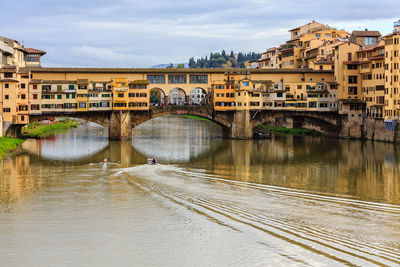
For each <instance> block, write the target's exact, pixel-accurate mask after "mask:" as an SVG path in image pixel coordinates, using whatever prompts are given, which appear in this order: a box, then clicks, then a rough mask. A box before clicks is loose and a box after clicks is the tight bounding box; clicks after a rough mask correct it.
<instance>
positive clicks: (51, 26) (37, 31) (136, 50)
mask: <svg viewBox="0 0 400 267" xmlns="http://www.w3.org/2000/svg"><path fill="white" fill-rule="evenodd" d="M399 7H400V3H399V2H398V0H389V1H383V2H380V3H379V4H377V3H376V1H372V0H363V1H361V0H354V1H343V0H337V1H328V0H320V1H314V0H302V1H295V0H279V1H278V0H246V1H242V0H202V1H199V0H191V1H188V0H152V1H142V0H114V1H108V0H87V1H82V0H68V1H53V0H35V1H31V0H20V1H17V2H13V1H7V2H5V3H2V9H4V10H7V12H6V13H4V14H3V17H2V32H0V35H5V36H8V37H11V38H15V39H17V40H20V41H24V43H25V45H27V46H32V47H36V48H38V49H43V50H46V51H47V52H48V53H47V54H46V55H45V57H44V59H43V62H44V65H48V66H50V65H51V66H93V67H96V66H97V67H104V66H110V67H114V66H119V67H132V66H135V67H139V66H151V65H155V64H158V63H170V62H184V61H187V60H188V58H189V57H191V56H194V57H199V56H205V55H208V54H209V53H210V52H212V51H216V50H222V49H225V50H227V51H230V50H235V51H244V52H249V51H255V52H261V51H264V50H265V49H266V48H268V47H271V46H276V45H279V44H280V43H282V42H284V41H285V40H286V39H288V36H289V34H288V32H287V31H288V29H290V28H293V27H296V26H298V25H300V24H303V23H307V22H309V21H310V20H313V19H315V20H318V21H320V22H323V23H328V24H330V25H332V26H334V27H338V28H344V29H346V30H348V31H351V30H353V29H359V28H360V27H361V28H368V29H377V30H380V31H381V33H382V34H385V33H388V32H390V31H391V28H392V27H391V25H392V22H393V21H394V20H397V19H399V18H398V17H396V16H398V13H397V12H398V9H399Z"/></svg>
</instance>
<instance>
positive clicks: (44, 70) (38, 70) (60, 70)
mask: <svg viewBox="0 0 400 267" xmlns="http://www.w3.org/2000/svg"><path fill="white" fill-rule="evenodd" d="M26 69H28V70H30V71H31V72H32V73H65V72H67V73H68V72H69V73H158V74H160V73H161V74H168V73H194V74H212V73H221V74H225V72H232V71H236V72H244V71H245V72H246V73H249V74H252V73H261V74H262V73H332V71H327V70H312V69H190V68H187V69H186V68H184V69H154V68H38V67H33V68H24V69H23V70H26Z"/></svg>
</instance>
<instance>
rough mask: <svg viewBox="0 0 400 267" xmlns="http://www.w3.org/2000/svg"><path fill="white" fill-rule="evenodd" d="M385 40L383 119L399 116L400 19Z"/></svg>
mask: <svg viewBox="0 0 400 267" xmlns="http://www.w3.org/2000/svg"><path fill="white" fill-rule="evenodd" d="M384 40H385V107H384V116H385V119H391V120H393V119H395V120H397V119H398V118H399V116H400V92H399V88H400V81H399V70H400V67H399V65H400V54H399V53H400V44H399V42H400V21H398V22H395V29H394V32H393V33H391V34H389V35H386V36H384Z"/></svg>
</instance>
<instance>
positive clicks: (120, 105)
mask: <svg viewBox="0 0 400 267" xmlns="http://www.w3.org/2000/svg"><path fill="white" fill-rule="evenodd" d="M111 88H112V93H113V102H112V103H113V105H112V107H113V110H128V109H129V92H128V89H129V85H128V79H126V78H115V79H113V80H112V82H111Z"/></svg>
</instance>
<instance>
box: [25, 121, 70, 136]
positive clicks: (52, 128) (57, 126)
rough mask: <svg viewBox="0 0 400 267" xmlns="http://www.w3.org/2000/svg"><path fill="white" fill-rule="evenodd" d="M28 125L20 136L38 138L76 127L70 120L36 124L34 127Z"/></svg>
mask: <svg viewBox="0 0 400 267" xmlns="http://www.w3.org/2000/svg"><path fill="white" fill-rule="evenodd" d="M31 125H32V124H30V125H28V127H25V128H23V129H22V136H24V137H32V138H40V137H44V136H47V135H52V134H54V132H56V131H57V130H63V129H70V128H75V127H77V126H78V122H76V121H74V120H70V119H66V120H64V121H60V122H57V123H54V124H37V125H36V126H35V127H32V126H31Z"/></svg>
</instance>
